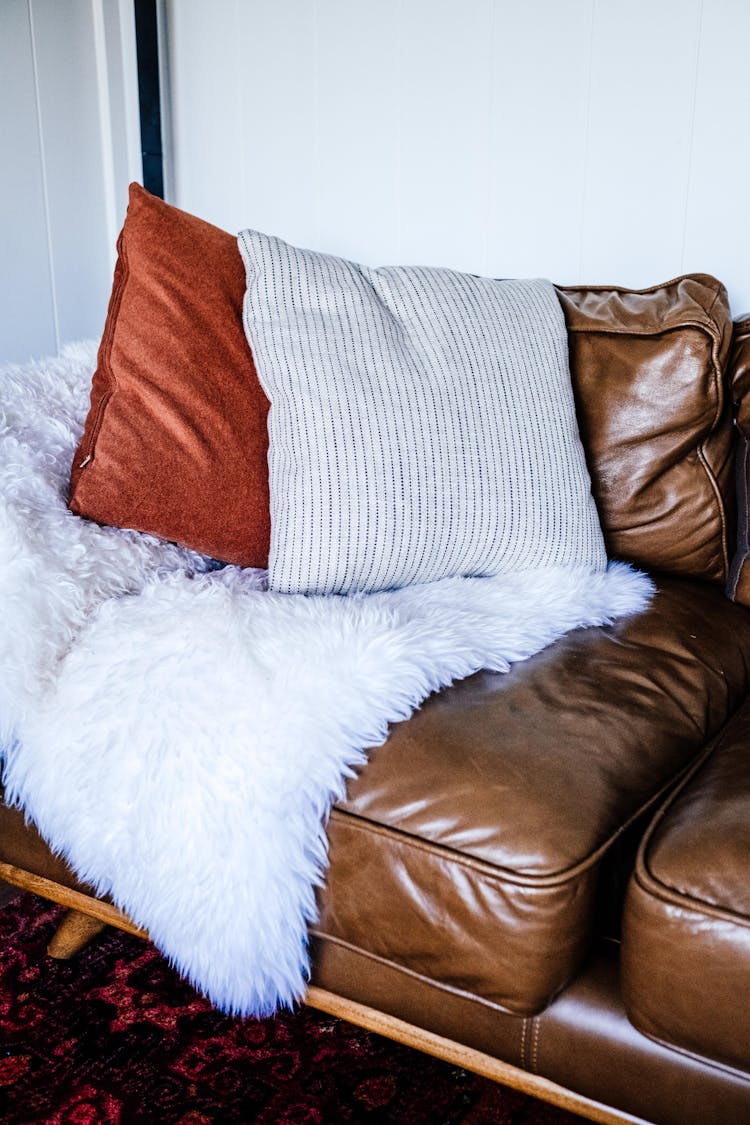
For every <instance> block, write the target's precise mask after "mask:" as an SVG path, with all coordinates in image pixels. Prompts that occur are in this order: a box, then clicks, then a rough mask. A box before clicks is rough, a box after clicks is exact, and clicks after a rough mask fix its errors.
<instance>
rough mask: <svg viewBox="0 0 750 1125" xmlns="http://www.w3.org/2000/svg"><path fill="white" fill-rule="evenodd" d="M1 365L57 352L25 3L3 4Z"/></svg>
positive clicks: (15, 0)
mask: <svg viewBox="0 0 750 1125" xmlns="http://www.w3.org/2000/svg"><path fill="white" fill-rule="evenodd" d="M0 74H2V76H3V87H4V89H5V91H6V92H7V91H12V95H11V96H4V97H2V98H0V152H2V154H3V156H2V175H1V176H0V215H2V216H3V218H2V222H0V310H1V312H0V339H1V341H2V350H1V351H0V362H3V361H4V360H24V359H27V358H28V357H29V355H30V354H31V353H32V352H34V353H35V354H37V355H46V354H48V353H49V352H54V351H55V350H56V347H57V331H56V324H55V307H54V293H53V290H52V274H51V268H50V260H49V246H48V242H47V216H46V202H45V190H44V178H43V173H44V167H43V164H42V155H41V151H40V146H39V128H38V113H37V99H36V83H35V67H34V55H33V45H32V39H31V28H30V25H29V10H28V4H27V3H26V0H4V2H3V3H1V4H0Z"/></svg>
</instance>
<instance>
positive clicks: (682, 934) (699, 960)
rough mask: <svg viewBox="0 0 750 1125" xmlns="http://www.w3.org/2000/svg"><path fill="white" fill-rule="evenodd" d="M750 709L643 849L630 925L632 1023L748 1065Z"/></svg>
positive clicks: (626, 974) (626, 955)
mask: <svg viewBox="0 0 750 1125" xmlns="http://www.w3.org/2000/svg"><path fill="white" fill-rule="evenodd" d="M749 872H750V704H746V705H745V706H743V708H742V710H741V711H740V712H739V713H738V714H737V715H736V716H735V718H734V719H733V720H732V722H731V723H730V724H729V725H728V726H727V728H726V730H725V731H724V732H723V733H722V734H721V736H720V737H719V739H718V740H717V743H716V746H715V748H714V750H713V752H712V753H711V754H710V755H709V756H708V757H707V758H706V761H705V762H704V763H703V764H702V765H701V766H700V768H699V769H698V770H697V771H696V772H695V773H694V774H692V775H691V776H690V777H689V778H688V779H687V780H686V782H685V784H684V785H683V786H681V787H680V791H679V792H678V793H677V794H675V795H674V796H672V797H671V798H670V800H669V802H668V804H667V808H666V810H665V811H664V814H663V816H661V817H660V818H659V819H658V820H657V821H656V822H655V824H654V825H653V826H652V828H651V830H650V832H649V833H648V834H647V835H646V837H645V838H644V840H643V843H642V845H641V850H640V852H639V856H638V863H637V866H636V871H635V874H634V878H633V880H632V882H631V886H630V890H629V894H628V898H627V901H626V909H625V915H624V919H623V988H624V994H625V1000H626V1004H627V1007H628V1013H629V1015H630V1018H631V1019H632V1020H633V1022H634V1023H635V1025H636V1026H637V1027H639V1028H640V1029H641V1030H642V1031H644V1032H645V1033H646V1034H648V1035H651V1036H653V1037H654V1038H655V1039H658V1040H662V1041H663V1040H666V1041H668V1042H670V1043H674V1044H676V1045H677V1046H680V1047H682V1048H683V1049H684V1050H686V1051H689V1052H691V1053H693V1054H697V1055H706V1056H708V1057H710V1058H713V1059H716V1060H717V1061H718V1062H721V1063H724V1064H726V1065H728V1066H734V1067H738V1068H744V1069H750V878H748V873H749Z"/></svg>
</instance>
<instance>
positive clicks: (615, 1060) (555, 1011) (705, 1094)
mask: <svg viewBox="0 0 750 1125" xmlns="http://www.w3.org/2000/svg"><path fill="white" fill-rule="evenodd" d="M313 965H314V968H313V983H314V984H317V985H319V986H320V987H321V988H328V989H331V990H332V991H334V992H338V993H340V994H341V995H344V996H347V997H349V998H350V999H353V1000H357V1001H359V1002H360V1003H363V1004H368V1005H370V1006H371V1007H374V1008H377V1009H378V1010H379V1011H383V1012H388V1013H389V1014H391V1015H393V1016H396V1017H398V1018H399V1019H403V1020H406V1021H407V1022H409V1023H413V1024H416V1025H417V1026H418V1027H424V1028H427V1029H428V1030H430V1031H433V1032H435V1034H437V1035H443V1036H445V1037H446V1038H447V1039H453V1040H455V1041H457V1042H459V1043H463V1044H466V1045H467V1046H470V1047H474V1048H476V1050H479V1051H484V1052H485V1053H487V1054H489V1055H491V1056H493V1057H495V1058H499V1059H502V1060H503V1061H505V1062H509V1063H512V1064H513V1065H514V1066H520V1067H522V1068H523V1069H525V1070H530V1071H532V1073H534V1074H540V1075H542V1076H544V1077H545V1078H549V1079H551V1080H552V1081H554V1082H558V1083H560V1085H562V1086H565V1087H567V1088H568V1089H571V1090H575V1091H576V1092H578V1093H581V1094H584V1095H585V1096H586V1097H589V1098H593V1099H594V1100H596V1101H600V1102H603V1103H604V1104H605V1105H612V1106H616V1107H617V1108H618V1109H621V1110H623V1111H624V1112H626V1113H631V1114H633V1115H634V1116H636V1117H639V1118H643V1119H644V1120H646V1121H653V1122H659V1123H660V1125H713V1123H714V1122H717V1123H718V1122H721V1125H746V1123H747V1122H748V1121H750V1075H746V1076H744V1077H742V1076H738V1075H736V1074H733V1073H731V1072H728V1071H726V1070H724V1069H722V1068H718V1067H714V1066H712V1064H711V1063H710V1061H709V1060H701V1059H691V1058H688V1057H687V1056H685V1055H683V1054H681V1053H680V1052H677V1051H673V1050H670V1049H669V1048H667V1047H662V1046H661V1045H659V1044H657V1043H654V1042H652V1041H651V1040H650V1039H648V1038H646V1036H644V1035H641V1034H640V1033H639V1032H638V1031H636V1029H635V1028H634V1027H633V1025H632V1024H631V1023H630V1022H629V1021H628V1019H627V1017H626V1015H625V1012H624V1010H623V1006H622V1001H621V999H620V995H619V984H618V965H617V946H616V945H614V944H612V943H609V942H607V943H601V944H599V945H597V949H596V952H595V955H594V956H592V957H591V958H590V959H589V961H588V962H587V964H586V965H585V966H584V968H583V971H582V972H581V974H580V975H579V976H578V977H577V978H576V980H575V981H574V983H573V984H571V985H569V986H568V988H566V989H565V991H564V992H563V993H562V994H561V995H560V996H558V997H557V999H556V1000H554V1001H553V1002H552V1004H551V1005H550V1006H549V1007H548V1008H547V1009H546V1010H545V1011H544V1012H542V1014H541V1015H539V1016H534V1017H531V1018H523V1017H521V1016H510V1015H506V1014H504V1013H503V1012H500V1011H498V1010H497V1009H496V1008H493V1007H492V1006H490V1005H488V1004H487V1003H486V1002H482V1001H480V1000H477V999H476V998H470V997H462V996H457V995H455V994H452V993H449V992H446V991H445V989H443V988H442V987H441V986H440V985H439V984H435V983H433V982H431V981H423V980H419V979H418V978H415V977H413V976H410V975H409V974H408V973H406V972H404V971H403V970H401V969H398V968H396V967H394V966H392V965H388V964H385V963H383V962H380V961H377V960H375V959H373V958H372V957H369V956H367V955H365V954H363V953H361V952H360V951H358V950H354V949H350V948H348V947H347V946H345V945H341V944H340V943H338V942H336V941H331V940H322V941H316V942H315V943H314V946H313Z"/></svg>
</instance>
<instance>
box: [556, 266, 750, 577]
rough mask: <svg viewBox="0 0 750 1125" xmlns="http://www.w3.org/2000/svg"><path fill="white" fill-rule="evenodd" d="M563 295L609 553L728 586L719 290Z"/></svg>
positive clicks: (723, 308)
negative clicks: (725, 583) (724, 583)
mask: <svg viewBox="0 0 750 1125" xmlns="http://www.w3.org/2000/svg"><path fill="white" fill-rule="evenodd" d="M558 294H559V297H560V300H561V302H562V306H563V310H564V312H565V319H566V322H567V326H568V340H569V346H570V371H571V376H572V380H573V389H574V392H575V397H576V409H577V414H578V424H579V427H580V431H581V440H582V441H583V446H584V449H585V450H586V456H587V459H588V465H589V471H590V473H591V483H592V490H593V493H594V497H595V499H596V503H597V508H598V510H599V517H600V520H601V524H602V530H603V531H604V538H605V541H606V544H607V550H608V553H609V554H610V555H612V556H614V557H616V558H621V559H627V560H628V561H630V562H634V563H635V564H636V565H638V566H642V567H645V568H647V569H649V570H663V571H670V572H672V573H674V574H684V575H690V576H693V577H696V578H707V579H711V580H713V581H717V582H726V580H727V576H728V571H729V560H730V558H731V554H732V552H733V551H734V534H735V532H734V521H735V482H734V435H733V431H732V413H731V402H730V396H729V394H728V393H727V385H726V371H727V361H728V353H729V348H730V344H731V335H732V320H731V315H730V312H729V304H728V301H727V294H726V291H725V289H724V286H723V285H721V283H720V282H718V281H717V280H716V279H715V278H713V277H709V276H708V275H706V274H692V275H687V276H685V277H678V278H675V279H674V280H673V281H667V282H665V283H664V284H663V285H656V286H654V287H653V288H651V289H643V290H636V289H620V288H615V287H612V286H606V287H605V286H588V287H584V286H575V287H564V288H560V289H558Z"/></svg>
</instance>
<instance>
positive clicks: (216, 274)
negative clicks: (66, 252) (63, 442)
mask: <svg viewBox="0 0 750 1125" xmlns="http://www.w3.org/2000/svg"><path fill="white" fill-rule="evenodd" d="M244 293H245V270H244V267H243V264H242V259H241V258H240V255H239V252H238V249H237V243H236V240H235V238H233V237H232V236H231V235H229V234H227V233H226V232H225V231H222V230H219V229H218V228H217V227H214V226H211V225H210V224H209V223H205V222H203V221H202V220H200V219H197V218H195V217H193V216H192V215H188V214H186V213H185V212H184V211H179V210H178V209H177V208H175V207H171V206H169V205H168V204H166V203H164V202H163V201H162V200H160V199H157V198H155V197H154V196H152V195H150V194H149V193H148V192H147V191H145V190H144V189H143V188H142V187H140V186H139V185H138V184H132V185H131V188H130V203H129V206H128V213H127V217H126V219H125V225H124V226H123V229H122V232H121V234H120V239H119V243H118V259H117V266H116V268H115V277H114V285H113V288H112V296H111V298H110V303H109V311H108V313H107V322H106V325H105V328H104V335H103V337H102V342H101V346H100V348H99V355H98V363H97V368H96V372H95V374H94V379H93V385H92V389H91V408H90V410H89V414H88V418H87V421H86V428H85V431H84V434H83V438H82V440H81V444H80V446H79V448H78V451H77V453H76V456H75V458H74V462H73V469H72V475H71V486H70V508H71V510H72V511H73V512H75V513H77V514H78V515H81V516H86V517H88V518H89V519H92V520H96V521H97V522H98V523H103V524H110V525H113V526H115V527H128V528H133V529H135V530H137V531H144V532H149V533H151V534H153V535H158V536H161V537H162V538H164V539H169V540H172V541H174V542H176V543H180V544H182V545H183V546H186V547H191V548H193V550H195V551H198V552H200V553H201V554H204V555H209V556H211V557H213V558H216V559H221V560H223V561H224V562H230V563H236V564H238V565H240V566H258V567H263V566H266V565H267V562H268V546H269V539H270V519H269V499H268V467H267V460H266V458H267V450H268V433H267V428H266V416H267V413H268V401H267V399H266V397H265V395H264V393H263V390H262V389H261V386H260V384H259V382H258V379H257V376H256V373H255V366H254V364H253V358H252V354H251V352H250V349H249V346H248V344H247V341H246V339H245V334H244V331H243V327H242V301H243V297H244Z"/></svg>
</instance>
